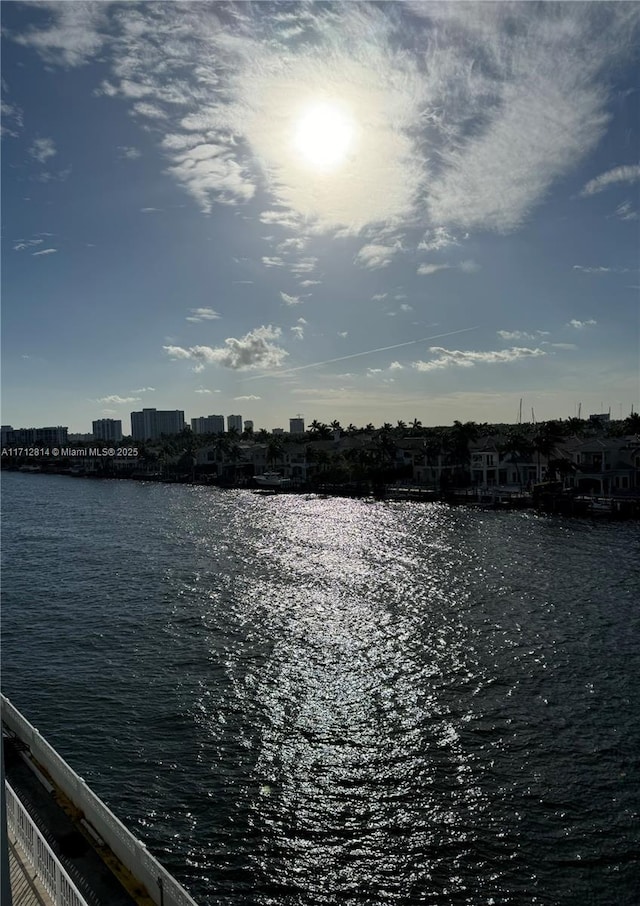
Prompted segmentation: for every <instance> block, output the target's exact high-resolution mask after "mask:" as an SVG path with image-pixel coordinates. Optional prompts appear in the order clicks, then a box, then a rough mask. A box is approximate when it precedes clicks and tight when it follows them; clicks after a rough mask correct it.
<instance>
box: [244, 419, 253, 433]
mask: <svg viewBox="0 0 640 906" xmlns="http://www.w3.org/2000/svg"><path fill="white" fill-rule="evenodd" d="M244 430H245V431H253V421H252V419H250V418H245V420H244Z"/></svg>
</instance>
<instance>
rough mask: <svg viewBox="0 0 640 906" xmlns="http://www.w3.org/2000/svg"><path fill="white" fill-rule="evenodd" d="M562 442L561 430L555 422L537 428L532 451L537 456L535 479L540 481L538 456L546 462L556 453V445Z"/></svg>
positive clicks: (544, 423)
mask: <svg viewBox="0 0 640 906" xmlns="http://www.w3.org/2000/svg"><path fill="white" fill-rule="evenodd" d="M561 440H562V429H561V426H560V425H559V424H558V422H557V421H553V420H552V421H549V422H543V423H542V424H541V425H539V426H538V430H537V432H536V435H535V437H534V438H533V449H534V450H535V452H536V453H537V454H538V468H537V477H538V481H540V456H544V457H545V458H546V459H547V460H549V459H550V458H551V456H552V455H553V454H554V453H555V452H556V451H557V449H558V444H559V443H560V441H561Z"/></svg>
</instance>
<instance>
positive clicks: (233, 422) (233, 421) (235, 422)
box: [227, 415, 242, 434]
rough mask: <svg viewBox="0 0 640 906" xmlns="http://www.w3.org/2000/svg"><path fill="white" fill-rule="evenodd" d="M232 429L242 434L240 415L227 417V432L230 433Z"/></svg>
mask: <svg viewBox="0 0 640 906" xmlns="http://www.w3.org/2000/svg"><path fill="white" fill-rule="evenodd" d="M232 428H235V430H236V431H237V432H238V434H242V416H241V415H227V431H231V430H232Z"/></svg>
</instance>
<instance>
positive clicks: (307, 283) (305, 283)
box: [300, 280, 320, 287]
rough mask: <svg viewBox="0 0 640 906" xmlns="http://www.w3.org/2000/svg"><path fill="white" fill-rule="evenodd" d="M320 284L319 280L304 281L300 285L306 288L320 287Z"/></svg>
mask: <svg viewBox="0 0 640 906" xmlns="http://www.w3.org/2000/svg"><path fill="white" fill-rule="evenodd" d="M319 284H320V281H319V280H302V282H301V283H300V286H304V287H307V286H318V285H319Z"/></svg>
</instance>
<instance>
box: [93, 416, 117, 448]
mask: <svg viewBox="0 0 640 906" xmlns="http://www.w3.org/2000/svg"><path fill="white" fill-rule="evenodd" d="M91 431H92V434H93V439H94V440H105V441H108V442H109V443H112V444H119V443H120V441H121V440H122V421H121V419H119V418H97V419H96V420H95V421H94V422H91Z"/></svg>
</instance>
